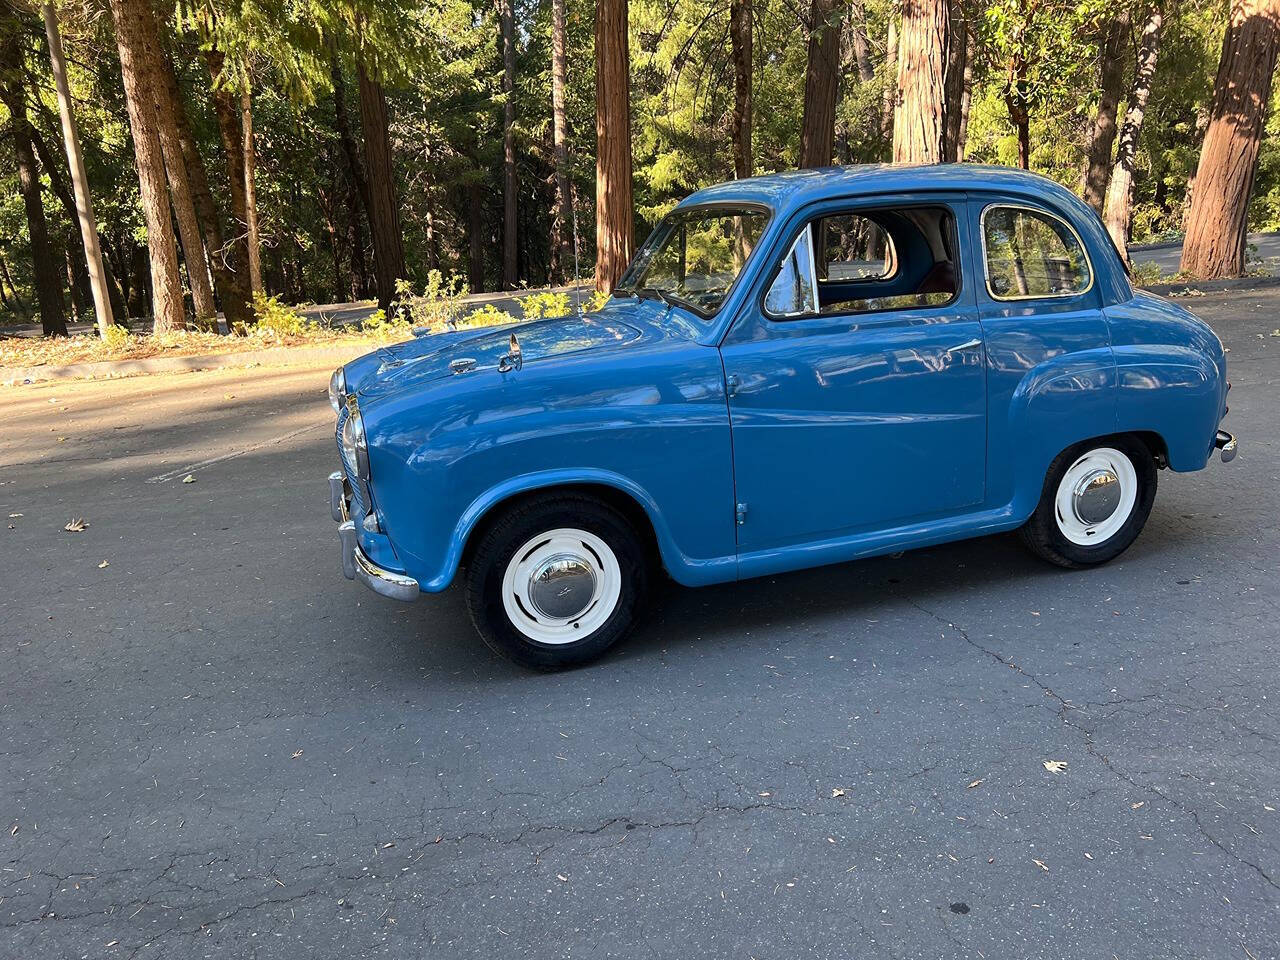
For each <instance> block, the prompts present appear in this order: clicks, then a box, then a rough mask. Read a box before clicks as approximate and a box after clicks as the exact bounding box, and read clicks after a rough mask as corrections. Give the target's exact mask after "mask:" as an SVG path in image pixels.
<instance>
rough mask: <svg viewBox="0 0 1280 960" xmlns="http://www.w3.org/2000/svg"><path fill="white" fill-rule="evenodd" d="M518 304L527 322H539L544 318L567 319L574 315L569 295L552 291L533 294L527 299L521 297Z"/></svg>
mask: <svg viewBox="0 0 1280 960" xmlns="http://www.w3.org/2000/svg"><path fill="white" fill-rule="evenodd" d="M517 302H518V303H519V304H520V311H521V313H523V314H524V318H525V319H526V320H537V319H540V318H542V317H567V316H568V315H569V314H571V313H573V307H571V306H570V305H569V295H568V294H567V293H553V292H551V291H545V292H542V293H531V294H529V296H527V297H521V298H520V299H519V300H518V301H517Z"/></svg>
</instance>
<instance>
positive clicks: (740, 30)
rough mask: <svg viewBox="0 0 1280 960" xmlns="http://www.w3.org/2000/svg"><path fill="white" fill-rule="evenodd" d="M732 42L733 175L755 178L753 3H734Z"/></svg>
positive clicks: (735, 0) (743, 0)
mask: <svg viewBox="0 0 1280 960" xmlns="http://www.w3.org/2000/svg"><path fill="white" fill-rule="evenodd" d="M729 39H730V42H731V45H732V47H733V123H732V126H731V128H730V134H729V137H730V140H732V142H733V175H734V176H735V177H736V178H737V179H739V180H745V179H746V178H747V177H749V176H751V0H730V6H729Z"/></svg>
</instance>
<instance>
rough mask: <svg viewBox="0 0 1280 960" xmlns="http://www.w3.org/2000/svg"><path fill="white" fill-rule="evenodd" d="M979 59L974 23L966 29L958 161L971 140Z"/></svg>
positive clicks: (957, 146) (960, 160)
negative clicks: (974, 92) (974, 67)
mask: <svg viewBox="0 0 1280 960" xmlns="http://www.w3.org/2000/svg"><path fill="white" fill-rule="evenodd" d="M977 59H978V37H977V33H976V32H975V30H974V27H973V25H969V27H968V29H967V30H966V31H965V55H964V74H963V76H962V77H961V80H960V83H961V90H960V121H959V129H958V130H957V131H956V163H963V162H964V155H965V146H966V144H968V142H969V108H970V107H971V106H972V104H973V65H974V63H975V62H976V61H977Z"/></svg>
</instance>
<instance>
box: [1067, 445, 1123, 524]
mask: <svg viewBox="0 0 1280 960" xmlns="http://www.w3.org/2000/svg"><path fill="white" fill-rule="evenodd" d="M1116 488H1118V490H1117V489H1116ZM1137 501H1138V472H1137V470H1135V469H1134V468H1133V463H1132V462H1131V461H1130V460H1129V458H1128V457H1126V456H1125V455H1124V454H1123V453H1121V452H1120V451H1119V450H1116V449H1114V448H1112V447H1098V448H1097V449H1095V450H1090V451H1089V452H1088V453H1086V454H1085V455H1084V456H1082V457H1080V459H1078V460H1077V461H1076V462H1075V463H1073V464H1072V465H1071V466H1070V467H1068V468H1067V472H1066V473H1064V474H1063V475H1062V479H1061V480H1060V481H1059V482H1058V492H1057V494H1056V495H1055V496H1054V516H1055V518H1056V519H1057V522H1058V529H1059V530H1060V531H1062V535H1063V536H1064V537H1066V538H1067V539H1068V540H1070V541H1071V542H1072V543H1075V544H1079V545H1080V546H1082V547H1092V546H1096V545H1098V544H1100V543H1105V542H1106V541H1107V540H1109V539H1110V538H1111V537H1113V536H1115V534H1116V532H1117V531H1119V529H1120V528H1121V527H1123V526H1124V525H1125V521H1127V520H1128V519H1129V515H1130V514H1131V513H1133V506H1134V504H1135V503H1137Z"/></svg>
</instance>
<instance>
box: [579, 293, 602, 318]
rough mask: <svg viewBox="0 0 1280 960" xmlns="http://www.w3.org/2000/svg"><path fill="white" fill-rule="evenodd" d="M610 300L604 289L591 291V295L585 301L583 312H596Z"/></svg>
mask: <svg viewBox="0 0 1280 960" xmlns="http://www.w3.org/2000/svg"><path fill="white" fill-rule="evenodd" d="M608 302H609V294H607V293H605V292H604V291H603V290H593V291H591V296H590V297H588V298H587V299H586V300H585V301H583V304H582V312H583V313H595V312H596V311H597V310H599V309H600V308H601V307H603V306H604V305H605V304H606V303H608Z"/></svg>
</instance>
